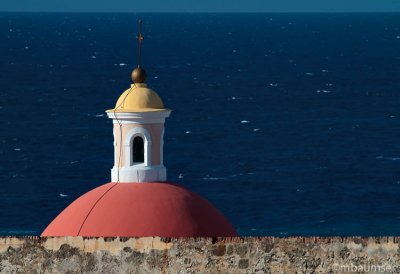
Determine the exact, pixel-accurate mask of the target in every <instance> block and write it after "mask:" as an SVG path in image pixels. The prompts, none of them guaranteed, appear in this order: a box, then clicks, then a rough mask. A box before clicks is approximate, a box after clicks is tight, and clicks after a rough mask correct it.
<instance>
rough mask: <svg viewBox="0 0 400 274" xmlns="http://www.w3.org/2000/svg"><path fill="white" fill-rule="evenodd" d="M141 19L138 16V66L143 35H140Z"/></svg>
mask: <svg viewBox="0 0 400 274" xmlns="http://www.w3.org/2000/svg"><path fill="white" fill-rule="evenodd" d="M142 22H143V21H142V19H141V18H139V35H138V36H136V40H138V60H137V62H138V68H139V67H140V61H141V57H142V42H143V40H144V36H143V35H142Z"/></svg>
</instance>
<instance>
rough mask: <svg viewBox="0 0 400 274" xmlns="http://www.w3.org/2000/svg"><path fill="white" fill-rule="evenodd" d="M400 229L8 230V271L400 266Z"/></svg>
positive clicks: (3, 254)
mask: <svg viewBox="0 0 400 274" xmlns="http://www.w3.org/2000/svg"><path fill="white" fill-rule="evenodd" d="M399 239H400V238H399V237H370V238H363V237H347V238H341V237H326V238H324V237H307V238H302V237H291V238H275V237H248V238H180V239H169V238H157V237H156V238H151V237H150V238H82V237H54V238H40V237H2V238H0V273H140V274H142V273H174V274H175V273H196V274H197V273H213V274H214V273H368V272H369V273H400V256H399V255H400V249H399Z"/></svg>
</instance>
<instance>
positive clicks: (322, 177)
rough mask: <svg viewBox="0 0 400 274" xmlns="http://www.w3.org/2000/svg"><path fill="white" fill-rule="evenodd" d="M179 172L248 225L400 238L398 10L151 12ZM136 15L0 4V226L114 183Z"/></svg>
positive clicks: (263, 231) (52, 210)
mask: <svg viewBox="0 0 400 274" xmlns="http://www.w3.org/2000/svg"><path fill="white" fill-rule="evenodd" d="M141 17H142V19H143V21H144V23H143V33H144V36H145V40H144V43H143V57H142V66H143V67H144V68H145V69H146V71H147V74H148V81H147V83H148V84H149V86H150V87H151V88H153V89H154V90H156V91H157V92H158V94H159V95H160V96H161V97H162V98H163V100H164V103H165V105H166V106H167V107H168V108H171V109H173V112H172V114H171V117H170V118H169V119H168V120H167V123H166V135H165V152H164V157H165V164H166V166H167V169H168V177H169V181H173V182H177V183H179V184H182V185H184V186H185V187H187V188H189V189H191V190H193V191H195V192H197V193H198V194H200V195H202V196H203V197H205V198H207V199H208V200H209V201H211V202H212V203H213V204H214V205H215V206H216V207H218V208H219V209H220V210H221V211H222V212H223V213H224V214H225V215H226V216H227V217H228V218H229V219H230V220H231V222H232V223H233V224H234V226H235V227H236V228H237V230H238V232H239V233H240V234H241V235H246V236H247V235H274V236H290V235H321V236H322V235H400V142H399V141H400V14H396V13H393V14H391V13H382V14H378V13H377V14H361V13H360V14H195V13H194V14H141ZM138 18H139V15H138V14H63V13H54V14H39V13H37V14H29V13H25V14H22V13H21V14H18V13H3V14H0V39H1V40H0V116H1V119H0V187H1V188H0V189H1V191H0V235H38V234H40V233H41V231H42V230H43V229H44V228H45V227H46V225H47V224H48V223H49V222H50V221H51V220H52V219H53V218H54V217H56V216H57V214H58V213H59V212H60V211H62V210H63V209H64V208H65V207H66V206H67V205H68V204H70V203H71V202H72V201H73V200H74V199H76V198H77V197H79V196H80V195H82V194H83V193H85V192H87V191H89V190H91V189H93V188H95V187H97V186H99V185H102V184H104V183H107V182H109V181H110V169H111V167H112V165H113V134H112V123H111V121H110V120H109V119H108V118H107V117H106V115H105V113H104V111H105V110H106V109H109V108H112V107H113V106H114V104H115V102H116V100H117V98H118V97H119V95H120V94H121V93H122V92H123V91H124V90H125V89H127V88H128V87H129V86H130V84H131V81H130V72H131V70H132V68H134V67H135V66H136V49H137V44H136V40H135V36H136V35H137V28H138V27H137V19H138Z"/></svg>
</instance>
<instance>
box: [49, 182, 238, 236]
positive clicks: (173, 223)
mask: <svg viewBox="0 0 400 274" xmlns="http://www.w3.org/2000/svg"><path fill="white" fill-rule="evenodd" d="M41 236H98V237H101V236H103V237H108V236H134V237H145V236H160V237H200V236H203V237H206V236H221V237H222V236H226V237H228V236H238V234H237V232H236V231H235V229H234V227H233V226H232V225H231V224H230V223H229V221H228V220H227V219H226V218H225V217H224V216H223V215H222V213H221V212H219V211H218V210H217V209H216V208H215V207H213V206H212V205H211V204H210V203H209V202H208V201H206V200H205V199H203V198H201V197H200V196H198V195H197V194H195V193H193V192H191V191H189V190H187V189H185V188H183V187H182V186H179V185H176V184H173V183H165V182H162V183H161V182H151V183H108V184H104V185H102V186H100V187H98V188H95V189H93V190H91V191H89V192H87V193H86V194H84V195H82V196H81V197H79V198H78V199H76V200H75V201H74V202H73V203H72V204H71V205H69V206H68V207H67V208H66V209H64V211H63V212H61V213H60V214H59V215H58V216H57V217H56V218H55V219H54V220H53V222H51V223H50V225H49V226H48V227H47V228H46V229H45V230H44V231H43V233H42V235H41Z"/></svg>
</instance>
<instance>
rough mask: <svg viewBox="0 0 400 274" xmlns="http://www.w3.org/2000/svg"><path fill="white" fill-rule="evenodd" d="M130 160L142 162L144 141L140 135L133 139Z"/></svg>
mask: <svg viewBox="0 0 400 274" xmlns="http://www.w3.org/2000/svg"><path fill="white" fill-rule="evenodd" d="M132 162H133V163H144V143H143V139H142V138H141V137H135V138H134V139H133V145H132Z"/></svg>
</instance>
